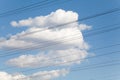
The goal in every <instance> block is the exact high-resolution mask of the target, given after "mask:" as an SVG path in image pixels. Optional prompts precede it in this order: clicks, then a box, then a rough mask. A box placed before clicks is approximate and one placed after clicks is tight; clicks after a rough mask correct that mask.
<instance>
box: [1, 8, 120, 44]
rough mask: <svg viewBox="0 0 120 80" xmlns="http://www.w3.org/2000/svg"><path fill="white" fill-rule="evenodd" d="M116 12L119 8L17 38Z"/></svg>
mask: <svg viewBox="0 0 120 80" xmlns="http://www.w3.org/2000/svg"><path fill="white" fill-rule="evenodd" d="M118 11H120V8H114V9H111V10H108V11H105V12H102V13H98V14H94V15H90V16H87V17H84V18H81V19H78V20H75V21H71V22H68V23H64V24H60V25H56V26H51V27H48V28H46V29H43V30H37V31H32V32H29V33H26V34H23V35H21V36H19V38H21V37H23V36H25V35H29V34H33V33H36V32H40V31H44V30H47V29H53V28H56V27H62V26H65V25H68V24H72V23H75V22H79V21H84V20H89V19H93V18H96V17H100V16H103V15H107V14H110V13H114V12H118ZM1 42H2V41H1Z"/></svg>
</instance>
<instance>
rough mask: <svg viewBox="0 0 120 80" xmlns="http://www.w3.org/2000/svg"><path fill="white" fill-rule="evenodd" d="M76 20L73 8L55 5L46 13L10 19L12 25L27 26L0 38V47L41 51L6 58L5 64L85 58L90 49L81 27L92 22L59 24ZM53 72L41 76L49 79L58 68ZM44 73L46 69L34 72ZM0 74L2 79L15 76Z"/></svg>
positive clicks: (41, 63)
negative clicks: (68, 9) (32, 16)
mask: <svg viewBox="0 0 120 80" xmlns="http://www.w3.org/2000/svg"><path fill="white" fill-rule="evenodd" d="M77 20H78V14H77V13H76V12H73V11H65V10H62V9H58V10H56V11H55V12H52V13H50V14H49V15H46V16H37V17H35V18H28V19H23V20H20V21H12V22H11V25H12V26H13V27H18V28H19V27H27V29H26V30H25V31H22V32H21V33H17V34H16V35H11V36H10V38H9V39H5V38H1V41H2V42H0V49H3V50H4V49H8V50H9V49H11V50H12V51H11V52H14V51H17V50H26V51H27V50H36V49H39V50H40V51H38V52H37V54H27V55H21V56H18V57H16V58H12V59H10V60H8V61H7V64H9V65H12V66H16V67H21V68H27V67H42V66H48V65H58V66H70V65H73V64H80V63H81V62H82V61H83V60H84V59H85V58H86V56H87V54H88V53H87V50H88V49H89V45H88V44H87V43H86V42H85V41H84V36H83V34H82V31H83V30H89V29H90V28H91V26H88V25H86V24H80V23H79V22H74V23H70V24H67V25H61V24H66V23H69V22H73V21H77ZM53 26H54V27H55V28H53ZM18 44H19V45H18ZM54 72H55V74H54V75H46V77H42V78H43V79H44V80H49V79H51V77H52V76H54V77H58V76H59V75H60V71H52V72H51V73H54ZM43 73H46V72H40V73H36V74H33V75H41V74H43ZM58 73H59V74H58ZM2 76H3V78H1V75H0V79H2V80H14V76H12V75H10V74H7V73H4V72H3V74H2ZM4 76H8V78H7V79H6V78H4ZM20 77H21V76H20ZM22 77H24V75H22ZM40 77H41V76H40ZM28 78H29V77H28ZM33 80H34V79H33ZM35 80H37V79H35Z"/></svg>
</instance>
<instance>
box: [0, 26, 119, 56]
mask: <svg viewBox="0 0 120 80" xmlns="http://www.w3.org/2000/svg"><path fill="white" fill-rule="evenodd" d="M117 29H120V27H113V28H110V29H105V30H101V31H96V32H93V33H91V34H86V35H84V37H90V36H94V35H98V34H103V33H107V32H110V31H113V30H117ZM77 39H80V38H79V37H78V38H77ZM73 40H76V39H72V40H69V41H73ZM65 42H66V41H64V42H63V43H65ZM67 42H68V40H67ZM63 43H62V44H63ZM55 45H59V44H58V43H54V44H52V45H51V44H50V43H49V45H47V46H44V47H42V46H40V47H39V46H37V47H36V50H37V49H45V48H49V47H52V46H55ZM29 49H31V48H28V49H27V50H29ZM8 53H10V54H6V55H4V54H1V55H0V57H5V56H10V55H14V54H16V53H14V52H13V53H11V52H8Z"/></svg>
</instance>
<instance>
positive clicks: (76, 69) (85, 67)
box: [18, 60, 120, 80]
mask: <svg viewBox="0 0 120 80" xmlns="http://www.w3.org/2000/svg"><path fill="white" fill-rule="evenodd" d="M113 61H120V60H111V61H106V62H103V63H99V64H94V65H88V66H84V67H76V68H72V69H70V72H76V71H81V70H88V69H97V68H103V67H111V66H116V65H120V62H118V63H113ZM89 66H90V67H89ZM91 66H92V67H91ZM49 74H51V73H44V74H42V75H36V76H29V78H34V77H39V76H45V75H49ZM26 78H28V77H25V78H21V79H26ZM18 80H20V79H18Z"/></svg>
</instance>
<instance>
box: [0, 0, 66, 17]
mask: <svg viewBox="0 0 120 80" xmlns="http://www.w3.org/2000/svg"><path fill="white" fill-rule="evenodd" d="M56 2H58V0H57V1H55V0H43V1H40V2H36V3H33V4H30V5H27V6H23V7H20V8H17V9H13V10H9V11H6V12H3V13H0V17H4V16H9V15H13V14H17V13H21V12H23V11H27V10H31V9H33V8H37V7H41V8H43V7H45V6H47V5H51V4H53V3H56ZM64 2H66V1H64Z"/></svg>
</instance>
